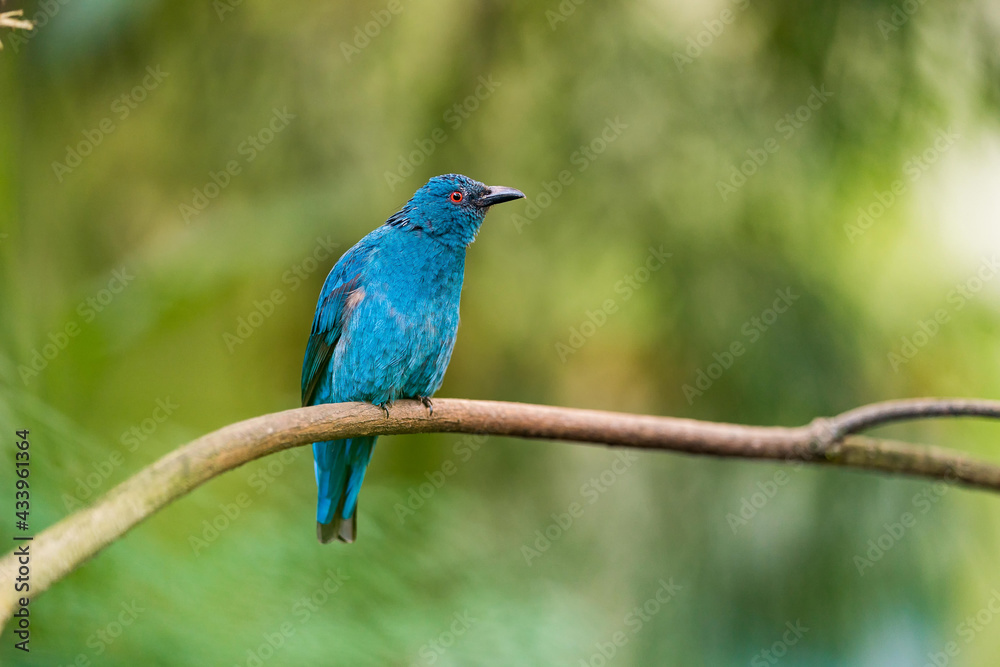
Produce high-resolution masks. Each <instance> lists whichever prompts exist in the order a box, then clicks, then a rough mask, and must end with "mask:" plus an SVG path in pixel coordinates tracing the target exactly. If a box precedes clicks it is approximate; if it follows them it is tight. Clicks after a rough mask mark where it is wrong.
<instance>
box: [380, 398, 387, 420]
mask: <svg viewBox="0 0 1000 667" xmlns="http://www.w3.org/2000/svg"><path fill="white" fill-rule="evenodd" d="M378 407H380V408H382V412H384V413H385V418H386V419H388V418H389V403H388V401H387V402H385V403H379V404H378Z"/></svg>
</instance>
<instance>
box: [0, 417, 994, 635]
mask: <svg viewBox="0 0 1000 667" xmlns="http://www.w3.org/2000/svg"><path fill="white" fill-rule="evenodd" d="M943 416H978V417H990V418H1000V401H986V400H967V399H913V400H902V401H888V402H885V403H875V404H872V405H867V406H864V407H861V408H856V409H854V410H851V411H849V412H845V413H843V414H841V415H839V416H837V417H833V418H830V419H822V418H821V419H816V420H815V421H813V422H812V423H811V424H809V425H806V426H798V427H767V426H741V425H736V424H724V423H714V422H703V421H696V420H693V419H679V418H674V417H651V416H646V415H631V414H622V413H614V412H602V411H597V410H578V409H572V408H556V407H548V406H542V405H527V404H522V403H501V402H495V401H468V400H460V399H438V400H436V401H434V415H433V416H430V415H429V414H428V412H427V410H426V408H424V406H423V405H421V404H420V403H419V402H418V401H409V400H406V401H399V402H398V403H396V405H395V406H394V407H393V408H392V410H391V412H390V416H389V417H388V418H386V417H385V416H384V414H383V412H382V410H381V408H378V407H375V406H372V405H369V404H366V403H338V404H333V405H319V406H315V407H309V408H299V409H296V410H287V411H285V412H278V413H274V414H270V415H264V416H262V417H255V418H253V419H248V420H246V421H243V422H239V423H236V424H232V425H230V426H226V427H224V428H221V429H219V430H218V431H215V432H213V433H209V434H208V435H205V436H202V437H201V438H198V439H197V440H194V441H192V442H190V443H188V444H187V445H185V446H183V447H181V448H180V449H177V450H174V451H173V452H171V453H170V454H167V455H166V456H164V457H163V458H161V459H160V460H159V461H157V462H156V463H154V464H152V465H150V466H148V467H147V468H145V469H143V470H141V471H140V472H138V473H137V474H135V475H134V476H132V477H131V478H129V479H128V480H126V481H124V482H122V483H121V484H119V485H118V486H116V487H115V488H114V489H112V490H111V491H109V492H108V493H107V494H106V495H104V496H103V497H102V498H101V499H100V500H98V501H97V502H96V503H95V504H94V505H92V506H91V507H88V508H85V509H82V510H79V511H77V512H74V513H73V514H70V515H69V516H67V517H66V518H64V519H63V520H62V521H60V522H58V523H57V524H55V525H54V526H51V527H50V528H48V529H46V530H45V531H43V532H42V533H40V534H39V535H37V536H36V537H35V539H34V541H32V542H30V543H29V544H30V545H31V546H30V551H31V564H32V566H33V567H32V576H31V597H32V598H36V597H37V596H38V595H39V594H40V593H42V592H43V591H45V590H46V589H48V588H49V587H50V586H51V585H52V584H54V583H56V582H57V581H59V580H60V579H62V578H63V577H65V576H66V575H67V574H69V573H70V572H72V571H73V570H74V569H76V568H77V567H79V566H80V565H81V564H82V563H84V562H85V561H86V560H88V559H89V558H91V557H93V556H94V555H96V554H97V553H98V552H100V551H101V550H102V549H103V548H104V547H106V546H108V545H109V544H111V543H112V542H114V541H115V540H117V539H119V538H120V537H122V536H123V535H124V534H125V533H127V532H128V531H129V530H131V529H132V528H133V527H134V526H136V525H137V524H138V523H140V522H141V521H143V520H145V519H146V518H147V517H149V516H150V515H152V514H153V513H154V512H156V511H157V510H159V509H161V508H162V507H164V506H166V505H168V504H170V503H172V502H174V501H175V500H177V499H178V498H180V497H181V496H183V495H184V494H186V493H188V492H190V491H191V490H193V489H195V488H197V487H198V486H200V485H201V484H203V483H205V482H207V481H208V480H210V479H212V478H213V477H215V476H217V475H220V474H222V473H224V472H226V471H228V470H232V469H234V468H237V467H239V466H241V465H243V464H244V463H247V462H248V461H253V460H255V459H258V458H260V457H262V456H267V455H268V454H274V453H275V452H280V451H282V450H285V449H289V448H291V447H297V446H300V445H305V444H309V443H312V442H318V441H323V440H337V439H340V438H345V437H351V436H357V435H388V434H398V433H432V432H433V433H478V434H491V435H502V436H514V437H520V438H539V439H546V440H569V441H574V442H586V443H598V444H605V445H610V446H614V447H634V448H639V449H651V450H667V451H674V452H681V453H686V454H699V455H705V456H717V457H729V458H745V459H764V460H773V461H781V460H784V461H790V462H792V461H796V462H797V461H805V462H808V463H814V464H825V465H836V466H844V467H848V468H860V469H864V470H877V471H881V472H888V473H896V474H903V475H912V476H916V477H925V478H931V479H945V480H948V481H952V482H957V483H960V484H963V485H965V486H969V487H973V488H979V489H988V490H992V491H1000V466H998V465H994V464H991V463H988V462H984V461H978V460H975V459H972V458H968V457H966V456H963V455H961V454H958V453H955V452H952V451H949V450H944V449H939V448H935V447H926V446H919V445H912V444H909V443H905V442H895V441H891V440H883V439H873V438H865V437H859V436H855V435H852V434H854V433H856V432H858V431H860V430H862V429H865V428H869V427H872V426H876V425H881V424H885V423H888V422H894V421H900V420H904V419H919V418H928V417H943ZM17 568H18V563H17V559H16V557H15V556H14V554H13V552H12V553H9V554H7V555H6V556H5V557H4V558H3V559H2V560H0V581H8V582H9V581H12V580H13V578H14V575H15V574H16V572H17ZM17 597H18V595H17V594H16V593H15V592H14V589H13V586H4V587H3V588H2V590H0V627H2V624H3V623H5V622H6V621H7V620H8V619H9V618H10V616H11V614H12V613H13V611H14V609H15V608H16V604H17Z"/></svg>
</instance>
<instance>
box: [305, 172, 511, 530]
mask: <svg viewBox="0 0 1000 667" xmlns="http://www.w3.org/2000/svg"><path fill="white" fill-rule="evenodd" d="M521 197H524V194H523V193H522V192H520V191H519V190H514V189H513V188H505V187H496V186H493V187H491V186H487V185H484V184H482V183H480V182H478V181H474V180H472V179H471V178H468V177H467V176H462V175H459V174H447V175H444V176H435V177H434V178H432V179H431V180H429V181H428V182H427V184H426V185H424V186H423V187H422V188H420V189H419V190H417V192H416V193H415V194H414V195H413V197H412V198H411V199H410V200H409V201H408V202H406V204H405V205H404V206H403V208H401V209H400V210H399V211H397V212H396V213H394V214H393V215H392V216H391V217H390V218H389V219H388V220H386V222H385V224H384V225H382V226H381V227H379V228H378V229H376V230H375V231H373V232H371V233H370V234H368V235H367V236H365V237H364V238H363V239H361V240H360V241H358V243H357V244H356V245H355V246H354V247H353V248H351V249H350V250H348V251H347V252H346V253H344V255H343V256H342V257H341V258H340V260H339V261H338V262H337V264H336V265H335V266H334V267H333V270H331V271H330V274H329V275H328V276H327V277H326V282H324V283H323V289H322V290H321V291H320V295H319V302H318V303H317V304H316V316H315V318H314V319H313V325H312V332H311V333H310V336H309V343H308V344H307V346H306V354H305V359H304V360H303V362H302V405H317V404H320V403H340V402H344V401H366V402H368V403H373V404H375V405H378V406H381V407H382V409H383V410H385V411H386V415H387V416H388V409H387V408H386V406H387V405H389V404H391V403H392V402H393V401H395V400H396V399H399V398H416V399H420V400H421V401H422V402H423V403H424V405H426V406H427V408H428V410H431V411H432V413H433V406H432V405H431V402H430V397H431V396H433V395H434V392H435V391H437V390H438V388H439V387H440V386H441V381H442V380H443V379H444V372H445V369H447V368H448V362H449V361H450V359H451V352H452V349H453V348H454V347H455V335H456V333H457V331H458V306H459V300H460V297H461V294H462V281H463V279H464V277H465V250H466V248H467V247H468V246H469V244H471V243H472V242H473V241H474V240H475V238H476V234H477V233H478V232H479V227H480V225H482V223H483V218H484V217H485V216H486V212H487V211H488V210H489V208H490V206H493V205H494V204H499V203H502V202H505V201H511V200H513V199H520V198H521ZM375 439H376V438H375V436H362V437H356V438H348V439H345V440H332V441H329V442H316V443H313V458H314V460H315V470H316V486H317V487H318V491H319V499H318V501H317V504H316V534H317V537H319V541H320V542H322V543H323V544H326V543H328V542H332V541H333V539H334V538H336V539H338V540H340V541H342V542H353V541H354V539H355V536H356V535H357V530H356V517H357V510H358V493H359V492H360V491H361V483H362V481H364V478H365V470H366V469H367V467H368V462H369V461H370V460H371V456H372V449H373V448H374V447H375Z"/></svg>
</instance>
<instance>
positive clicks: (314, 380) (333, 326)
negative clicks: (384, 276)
mask: <svg viewBox="0 0 1000 667" xmlns="http://www.w3.org/2000/svg"><path fill="white" fill-rule="evenodd" d="M370 254H371V252H370V250H366V249H358V247H357V246H355V247H354V248H352V249H351V250H349V251H348V252H347V254H345V255H344V256H343V257H341V258H340V261H339V262H337V265H336V266H334V267H333V270H332V271H330V275H328V276H327V278H326V282H325V283H324V284H323V290H322V291H321V292H320V295H319V303H318V304H317V305H316V317H315V318H314V319H313V325H312V331H311V332H310V334H309V343H308V344H307V345H306V356H305V359H303V361H302V405H313V400H314V399H315V397H316V388H317V387H318V386H319V381H320V380H321V379H322V378H323V373H324V372H326V369H327V366H328V364H329V362H330V358H331V356H332V355H333V350H334V348H335V347H336V345H337V341H338V340H339V339H340V334H341V331H343V328H344V323H345V321H346V320H347V317H348V316H349V315H350V313H351V311H352V310H353V308H354V306H355V305H356V304H357V301H358V297H359V295H363V294H364V292H363V289H364V288H363V285H362V274H363V270H364V267H365V264H366V263H367V260H368V258H369V256H370Z"/></svg>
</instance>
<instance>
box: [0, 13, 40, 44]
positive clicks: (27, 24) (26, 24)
mask: <svg viewBox="0 0 1000 667" xmlns="http://www.w3.org/2000/svg"><path fill="white" fill-rule="evenodd" d="M18 16H24V10H23V9H15V10H14V11H12V12H0V28H10V29H12V30H34V29H35V24H34V23H33V22H31V21H26V20H24V19H21V18H15V17H18ZM2 49H3V42H0V50H2ZM16 50H17V49H15V51H16Z"/></svg>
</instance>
